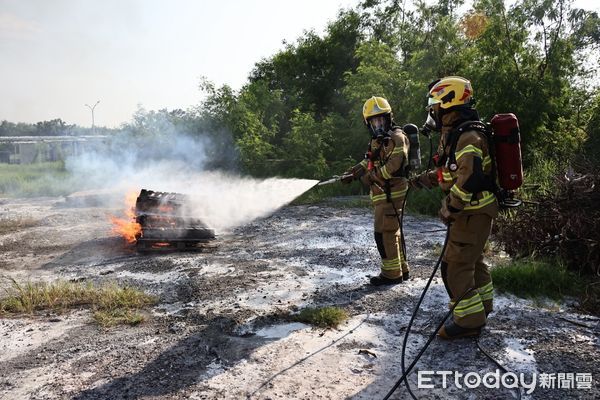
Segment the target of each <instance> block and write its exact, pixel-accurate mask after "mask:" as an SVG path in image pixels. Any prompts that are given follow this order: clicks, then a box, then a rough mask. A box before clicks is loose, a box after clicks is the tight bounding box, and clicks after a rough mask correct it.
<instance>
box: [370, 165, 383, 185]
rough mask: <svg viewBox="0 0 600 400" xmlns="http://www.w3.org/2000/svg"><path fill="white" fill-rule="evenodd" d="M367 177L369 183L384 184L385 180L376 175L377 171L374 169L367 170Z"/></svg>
mask: <svg viewBox="0 0 600 400" xmlns="http://www.w3.org/2000/svg"><path fill="white" fill-rule="evenodd" d="M367 179H368V180H369V183H370V184H372V185H373V184H375V185H379V186H384V185H385V182H384V181H383V180H381V179H380V178H379V177H378V176H377V172H375V170H374V169H373V170H371V171H369V173H368V174H367Z"/></svg>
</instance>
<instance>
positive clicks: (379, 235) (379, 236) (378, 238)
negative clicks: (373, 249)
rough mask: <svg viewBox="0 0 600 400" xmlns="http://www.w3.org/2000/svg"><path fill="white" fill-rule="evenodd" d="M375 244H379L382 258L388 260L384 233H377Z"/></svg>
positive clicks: (378, 247)
mask: <svg viewBox="0 0 600 400" xmlns="http://www.w3.org/2000/svg"><path fill="white" fill-rule="evenodd" d="M375 243H377V250H378V251H379V255H380V256H381V258H387V257H386V254H385V246H384V245H383V233H380V232H375Z"/></svg>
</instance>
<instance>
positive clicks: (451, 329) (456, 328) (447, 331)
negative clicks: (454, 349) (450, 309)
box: [438, 319, 481, 340]
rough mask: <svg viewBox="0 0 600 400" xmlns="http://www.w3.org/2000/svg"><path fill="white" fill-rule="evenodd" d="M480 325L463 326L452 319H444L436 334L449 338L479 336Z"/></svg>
mask: <svg viewBox="0 0 600 400" xmlns="http://www.w3.org/2000/svg"><path fill="white" fill-rule="evenodd" d="M480 333H481V327H479V328H463V327H462V326H460V325H456V323H455V322H454V320H452V319H451V320H449V321H446V323H445V324H444V326H442V328H441V329H440V330H439V331H438V336H439V337H440V338H442V339H446V340H451V339H459V338H464V337H471V336H479V334H480Z"/></svg>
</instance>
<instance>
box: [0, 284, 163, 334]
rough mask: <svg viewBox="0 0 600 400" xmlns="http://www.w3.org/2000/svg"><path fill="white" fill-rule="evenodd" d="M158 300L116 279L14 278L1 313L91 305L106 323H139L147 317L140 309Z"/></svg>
mask: <svg viewBox="0 0 600 400" xmlns="http://www.w3.org/2000/svg"><path fill="white" fill-rule="evenodd" d="M156 301H157V299H156V298H155V297H153V296H150V295H148V294H146V293H144V292H142V291H140V290H138V289H135V288H132V287H129V286H124V287H121V286H117V285H116V284H114V283H113V284H105V285H101V286H94V285H92V284H91V283H87V284H83V283H74V282H66V281H57V282H52V283H45V282H37V283H32V282H27V283H24V284H20V283H18V282H16V281H15V280H12V285H11V287H10V288H9V289H7V297H5V298H3V299H0V316H2V315H17V314H33V313H35V312H37V311H46V310H52V311H55V312H64V311H65V310H67V309H72V308H77V307H90V308H91V309H93V310H94V319H95V320H96V322H98V323H99V324H100V325H102V326H112V325H117V324H121V323H126V324H130V325H136V324H139V323H140V322H142V321H144V317H143V316H142V315H141V314H139V313H138V312H136V310H139V309H142V308H143V307H145V306H148V305H152V304H155V303H156Z"/></svg>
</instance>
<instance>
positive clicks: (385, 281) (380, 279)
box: [369, 274, 402, 286]
mask: <svg viewBox="0 0 600 400" xmlns="http://www.w3.org/2000/svg"><path fill="white" fill-rule="evenodd" d="M369 282H370V283H371V285H373V286H382V285H397V284H398V283H402V276H399V277H397V278H386V277H385V276H383V275H381V274H380V275H378V276H372V277H371V279H369Z"/></svg>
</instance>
